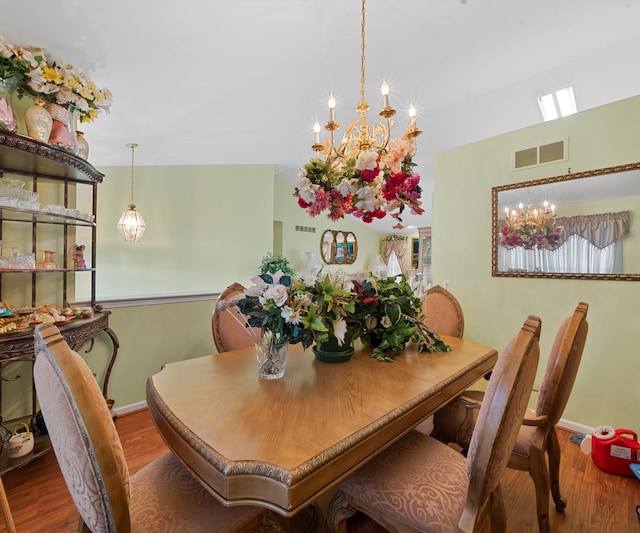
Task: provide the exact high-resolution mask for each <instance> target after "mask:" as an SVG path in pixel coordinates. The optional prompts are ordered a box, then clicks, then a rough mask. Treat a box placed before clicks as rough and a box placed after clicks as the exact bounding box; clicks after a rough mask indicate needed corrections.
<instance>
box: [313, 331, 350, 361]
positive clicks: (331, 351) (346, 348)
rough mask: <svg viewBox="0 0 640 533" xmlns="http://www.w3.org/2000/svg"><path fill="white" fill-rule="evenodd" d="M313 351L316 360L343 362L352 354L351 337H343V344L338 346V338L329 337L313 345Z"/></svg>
mask: <svg viewBox="0 0 640 533" xmlns="http://www.w3.org/2000/svg"><path fill="white" fill-rule="evenodd" d="M313 353H314V354H315V356H316V359H317V360H318V361H322V362H324V363H344V362H345V361H349V359H351V356H352V355H353V339H350V338H345V342H344V344H343V345H342V346H340V345H339V344H338V339H336V338H335V337H333V336H332V337H329V340H328V341H326V342H323V343H322V344H320V345H319V346H317V345H316V346H314V347H313Z"/></svg>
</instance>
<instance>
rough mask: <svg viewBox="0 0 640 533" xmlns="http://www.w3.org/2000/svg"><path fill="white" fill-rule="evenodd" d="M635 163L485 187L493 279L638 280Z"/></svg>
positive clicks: (639, 179)
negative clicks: (489, 212) (489, 192)
mask: <svg viewBox="0 0 640 533" xmlns="http://www.w3.org/2000/svg"><path fill="white" fill-rule="evenodd" d="M638 212H640V163H632V164H629V165H622V166H617V167H609V168H604V169H598V170H594V171H588V172H581V173H576V174H572V173H571V172H569V173H568V174H566V175H564V176H555V177H552V178H545V179H540V180H533V181H528V182H522V183H515V184H512V185H505V186H501V187H494V188H493V189H492V223H493V224H492V225H493V228H492V235H493V241H492V275H493V276H513V277H552V278H563V277H564V278H576V279H617V280H640V236H639V235H640V222H639V221H638V217H637V215H636V214H637V213H638Z"/></svg>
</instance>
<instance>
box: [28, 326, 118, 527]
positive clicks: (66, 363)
mask: <svg viewBox="0 0 640 533" xmlns="http://www.w3.org/2000/svg"><path fill="white" fill-rule="evenodd" d="M35 354H36V360H35V364H34V369H33V373H34V381H35V385H36V390H37V394H38V399H39V401H40V406H41V409H42V414H43V415H44V418H45V420H46V421H47V430H48V432H49V437H50V438H51V442H52V445H53V449H54V451H55V454H56V458H57V460H58V463H59V465H60V470H61V471H62V475H63V476H64V479H65V481H66V484H67V487H68V488H69V491H70V493H71V497H72V498H73V501H74V503H75V504H76V507H77V509H78V511H79V513H80V516H81V517H82V520H83V521H84V523H85V524H86V525H87V526H88V527H89V529H91V531H93V532H94V533H98V532H112V531H129V530H130V519H129V472H128V469H127V463H126V460H125V456H124V452H123V450H122V445H121V443H120V438H119V437H118V433H117V431H116V427H115V424H114V423H113V420H112V418H111V415H110V413H109V409H108V407H107V404H106V401H105V399H104V397H103V395H102V394H101V392H100V389H99V387H98V384H97V382H96V379H95V377H94V376H93V374H92V373H91V371H90V370H89V367H88V366H87V365H86V363H85V362H84V360H83V359H82V358H81V357H80V356H79V355H78V354H77V353H75V352H74V351H72V350H71V349H70V348H69V346H68V345H67V343H66V342H65V341H64V339H63V338H62V336H61V335H60V333H59V331H58V329H57V328H56V327H55V326H54V325H52V324H41V325H39V326H38V327H37V328H36V332H35Z"/></svg>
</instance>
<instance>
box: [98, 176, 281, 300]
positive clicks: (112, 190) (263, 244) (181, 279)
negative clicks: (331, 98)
mask: <svg viewBox="0 0 640 533" xmlns="http://www.w3.org/2000/svg"><path fill="white" fill-rule="evenodd" d="M100 171H101V172H103V173H104V174H105V176H106V177H105V179H104V182H103V183H102V184H101V185H100V186H99V189H98V243H99V245H98V249H97V268H98V276H97V278H98V281H97V294H98V297H99V298H105V297H108V298H110V297H120V296H137V295H149V294H170V293H186V292H211V291H217V290H222V289H224V288H225V287H226V286H228V285H229V284H231V283H233V282H234V281H238V280H243V279H249V278H250V277H251V276H253V275H254V273H255V270H256V268H257V266H258V265H259V264H260V258H261V257H262V256H263V255H265V254H266V253H267V252H269V251H271V247H272V244H273V229H272V228H273V219H274V206H273V187H274V174H273V166H272V165H239V166H196V165H194V166H168V167H159V166H148V167H147V166H145V167H137V168H136V169H135V190H134V203H135V204H136V206H137V209H138V211H140V213H142V215H143V216H144V220H145V223H146V225H147V231H146V233H145V234H144V237H143V238H142V240H141V241H139V242H137V243H128V242H125V241H124V240H123V239H122V237H121V236H120V234H119V233H118V231H117V229H116V223H117V221H118V219H119V218H120V215H121V214H122V212H123V211H124V209H126V207H127V205H128V204H129V202H130V180H131V169H130V167H129V168H127V167H107V168H101V169H100Z"/></svg>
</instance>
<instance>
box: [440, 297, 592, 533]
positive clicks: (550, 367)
mask: <svg viewBox="0 0 640 533" xmlns="http://www.w3.org/2000/svg"><path fill="white" fill-rule="evenodd" d="M588 309H589V305H588V304H587V303H585V302H580V303H578V305H577V306H576V308H575V310H574V311H573V313H572V315H571V316H570V317H568V318H566V319H565V320H563V322H562V324H561V325H560V327H559V328H558V332H557V333H556V336H555V339H554V342H553V346H552V348H551V353H550V355H549V360H548V361H547V366H546V368H545V373H544V377H543V378H542V383H541V385H540V391H539V393H538V398H537V401H536V408H535V410H531V409H528V410H527V413H526V414H525V417H524V421H523V425H522V427H521V428H520V431H519V433H518V438H517V439H516V444H515V447H514V449H513V452H512V454H511V456H510V458H509V463H508V466H509V468H513V469H515V470H523V471H528V472H529V475H530V476H531V478H532V479H533V483H534V485H535V491H536V509H537V514H538V526H539V529H540V532H541V533H546V532H548V531H549V530H550V526H549V492H550V491H551V496H552V497H553V501H554V503H555V507H556V510H557V511H558V512H563V511H564V509H565V507H566V505H567V502H566V499H565V498H564V497H563V496H562V495H561V493H560V481H559V479H560V477H559V473H560V455H561V454H560V445H559V443H558V437H557V434H556V430H555V426H556V424H557V423H558V421H559V420H560V417H561V416H562V413H563V412H564V409H565V407H566V405H567V402H568V400H569V396H570V394H571V390H572V388H573V384H574V382H575V380H576V376H577V373H578V367H579V366H580V360H581V358H582V352H583V350H584V345H585V342H586V339H587V333H588V330H589V325H588V323H587V311H588ZM482 402H483V393H482V391H465V392H464V393H463V394H462V395H461V396H460V397H459V398H458V399H456V400H454V401H453V402H452V403H451V404H449V405H448V406H446V407H444V408H443V409H441V410H440V411H438V412H437V413H436V414H435V417H434V426H435V427H434V431H433V433H432V434H433V436H434V437H436V438H438V439H440V440H443V441H444V442H447V441H453V442H455V443H456V444H457V445H458V446H460V447H461V448H462V449H463V453H464V451H465V450H466V449H467V447H468V445H469V442H470V438H471V437H470V436H471V434H472V433H473V431H474V424H475V420H474V419H475V417H476V416H477V413H478V410H479V406H480V405H481V403H482ZM547 458H548V461H549V467H548V469H547Z"/></svg>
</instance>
